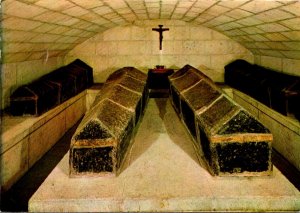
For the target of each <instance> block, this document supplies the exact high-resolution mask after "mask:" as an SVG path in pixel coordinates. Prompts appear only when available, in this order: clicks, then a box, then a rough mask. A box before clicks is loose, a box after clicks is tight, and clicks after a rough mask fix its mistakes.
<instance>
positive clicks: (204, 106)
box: [169, 65, 273, 176]
mask: <svg viewBox="0 0 300 213" xmlns="http://www.w3.org/2000/svg"><path fill="white" fill-rule="evenodd" d="M169 80H170V85H171V86H170V88H171V101H172V104H173V106H174V108H175V109H176V111H177V112H178V114H179V116H180V118H181V119H182V121H183V122H184V124H185V126H186V127H187V129H188V130H189V132H190V134H191V136H192V137H193V141H194V147H195V149H196V152H197V154H198V157H199V158H202V157H204V159H205V161H206V162H207V165H208V169H209V171H210V172H211V173H212V174H214V175H220V176H224V175H225V176H227V175H229V176H231V175H245V176H247V175H251V176H253V175H254V176H257V175H270V174H271V171H272V162H271V150H272V140H273V137H272V134H271V133H270V132H269V130H268V129H266V128H265V127H264V126H263V125H262V124H261V123H259V122H258V121H257V120H256V119H255V118H253V117H252V116H251V115H250V114H249V113H248V112H247V111H246V110H244V109H243V108H241V107H240V106H239V105H237V104H236V103H235V102H234V101H233V100H231V99H230V98H229V97H227V96H226V95H225V94H224V93H223V92H222V91H221V90H220V89H219V88H218V87H217V86H216V85H215V84H214V83H213V82H212V81H211V80H210V79H209V78H208V77H207V76H205V75H204V74H203V73H201V72H200V71H199V70H197V69H195V68H194V67H191V66H189V65H186V66H185V67H183V68H182V69H181V70H179V71H178V72H176V73H175V74H174V75H172V76H170V77H169Z"/></svg>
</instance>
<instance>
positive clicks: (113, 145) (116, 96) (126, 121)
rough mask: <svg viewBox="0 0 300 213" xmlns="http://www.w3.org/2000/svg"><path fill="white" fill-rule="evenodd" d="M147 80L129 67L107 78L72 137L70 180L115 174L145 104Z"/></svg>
mask: <svg viewBox="0 0 300 213" xmlns="http://www.w3.org/2000/svg"><path fill="white" fill-rule="evenodd" d="M146 78H147V76H146V75H145V74H144V73H142V72H140V71H139V70H137V69H135V68H132V67H124V68H122V69H120V70H118V71H116V72H115V73H113V74H112V75H110V76H109V78H108V79H107V81H106V83H105V84H104V85H103V87H102V89H101V91H100V92H99V94H98V95H97V97H96V99H95V102H94V103H93V105H92V107H91V109H90V110H89V111H88V112H87V113H86V115H85V116H84V118H83V120H82V122H81V123H80V125H79V126H78V128H77V130H76V132H75V134H74V136H73V137H72V140H71V146H70V176H71V177H74V176H90V175H91V176H93V175H99V176H105V175H116V174H117V172H118V169H119V168H120V167H121V164H122V162H123V159H124V158H125V155H126V151H127V149H128V147H130V141H131V138H132V137H133V135H134V133H135V128H136V125H137V123H138V121H139V120H140V118H141V115H142V114H143V111H144V108H145V105H146V103H147V99H148V93H147V91H146V90H147V85H146Z"/></svg>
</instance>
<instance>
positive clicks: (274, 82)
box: [225, 60, 300, 120]
mask: <svg viewBox="0 0 300 213" xmlns="http://www.w3.org/2000/svg"><path fill="white" fill-rule="evenodd" d="M225 83H226V84H228V85H229V86H231V87H233V88H235V89H238V90H240V91H241V92H244V93H246V94H248V95H249V96H251V97H253V98H255V99H256V100H258V101H259V102H261V103H263V104H265V105H266V106H268V107H270V108H272V109H274V110H276V111H278V112H280V113H282V114H283V115H290V114H291V115H294V116H295V117H296V118H298V119H299V120H300V111H299V108H300V89H299V88H300V77H299V76H292V75H288V74H284V73H281V72H277V71H275V70H271V69H268V68H265V67H262V66H259V65H255V64H250V63H248V62H247V61H244V60H236V61H234V62H232V63H229V64H228V65H226V66H225Z"/></svg>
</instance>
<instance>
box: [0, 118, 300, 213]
mask: <svg viewBox="0 0 300 213" xmlns="http://www.w3.org/2000/svg"><path fill="white" fill-rule="evenodd" d="M77 125H78V123H77V124H76V125H75V126H74V127H73V128H72V129H71V130H69V131H68V132H67V133H66V134H65V136H64V137H63V138H62V139H61V140H60V141H59V142H58V143H57V144H56V145H55V146H54V147H53V148H52V149H51V150H50V151H49V152H48V153H47V154H46V155H45V156H44V157H43V158H42V159H41V160H39V161H38V163H36V164H35V166H33V167H32V168H31V169H30V170H29V172H28V173H26V175H25V176H24V177H23V178H21V179H20V180H19V181H18V182H17V183H16V184H15V185H14V186H13V187H12V188H11V189H10V190H9V191H8V192H6V193H5V194H3V195H2V196H1V211H6V212H16V211H27V210H28V201H29V199H30V197H31V196H32V195H33V194H34V192H35V191H36V190H37V189H38V188H39V186H40V185H41V184H42V183H43V181H44V180H45V179H46V177H47V176H48V174H49V173H50V172H51V171H52V170H53V168H54V167H55V166H56V165H57V164H58V162H59V161H60V160H61V159H62V158H63V156H64V155H65V154H66V153H67V151H68V149H69V146H70V139H71V137H72V135H73V133H74V131H75V130H76V127H77ZM273 153H274V155H273V162H274V164H275V166H276V167H277V168H278V169H280V170H281V172H282V173H283V174H284V175H285V176H287V177H288V179H289V180H290V181H291V182H292V183H293V184H294V185H295V186H296V187H297V188H298V190H300V181H299V180H300V173H299V171H296V170H295V169H293V168H292V167H291V166H290V165H289V164H288V163H287V162H286V161H284V160H283V159H282V158H281V156H280V155H279V154H278V153H277V152H273Z"/></svg>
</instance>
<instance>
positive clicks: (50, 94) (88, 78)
mask: <svg viewBox="0 0 300 213" xmlns="http://www.w3.org/2000/svg"><path fill="white" fill-rule="evenodd" d="M92 83H93V70H92V68H91V67H89V66H88V65H86V64H85V63H84V62H82V61H80V60H79V59H77V60H75V61H74V62H72V63H71V64H69V65H67V66H64V67H61V68H58V69H56V70H54V71H52V72H51V73H49V74H47V75H44V76H42V77H41V78H39V79H37V80H36V81H34V82H32V83H30V84H28V85H25V86H21V87H19V88H18V89H17V90H16V91H14V93H13V94H12V95H11V97H10V103H11V104H10V111H11V114H12V115H15V116H21V115H34V116H37V115H40V114H42V113H43V112H46V111H47V110H49V109H51V108H53V107H55V106H57V105H58V104H60V103H62V102H64V101H66V100H68V99H69V98H71V97H73V96H75V95H77V94H78V93H80V92H82V91H83V90H84V89H86V88H88V87H89V86H91V84H92Z"/></svg>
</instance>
